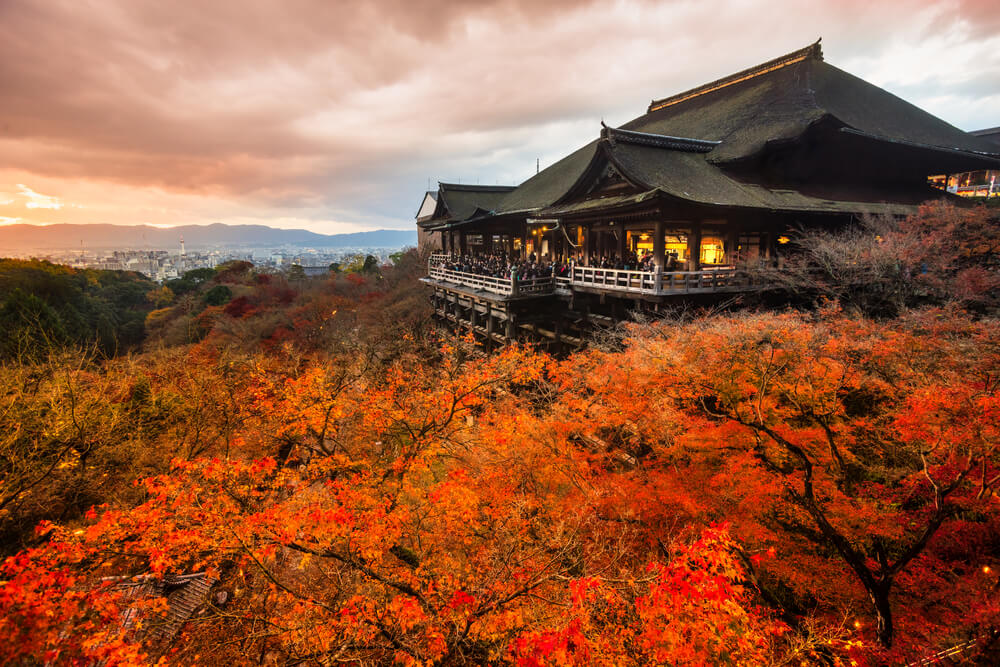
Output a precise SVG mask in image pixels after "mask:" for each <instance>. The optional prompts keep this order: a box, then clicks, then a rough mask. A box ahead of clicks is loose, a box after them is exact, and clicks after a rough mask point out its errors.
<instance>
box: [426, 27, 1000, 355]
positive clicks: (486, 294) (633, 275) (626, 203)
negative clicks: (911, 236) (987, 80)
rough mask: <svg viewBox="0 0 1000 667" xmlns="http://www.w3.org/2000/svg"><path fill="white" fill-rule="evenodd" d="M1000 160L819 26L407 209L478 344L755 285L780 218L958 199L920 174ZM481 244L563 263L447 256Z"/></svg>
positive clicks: (438, 281) (461, 323) (432, 276)
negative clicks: (795, 42)
mask: <svg viewBox="0 0 1000 667" xmlns="http://www.w3.org/2000/svg"><path fill="white" fill-rule="evenodd" d="M998 166H1000V149H998V148H997V145H996V144H993V143H991V142H989V141H986V140H984V139H983V138H980V137H976V136H973V135H971V134H968V133H966V132H963V131H961V130H959V129H957V128H955V127H953V126H952V125H949V124H948V123H946V122H944V121H943V120H941V119H939V118H936V117H934V116H932V115H931V114H929V113H927V112H925V111H923V110H921V109H919V108H917V107H916V106H914V105H912V104H909V103H908V102H905V101H904V100H902V99H900V98H898V97H896V96H894V95H892V94H891V93H888V92H887V91H885V90H882V89H881V88H878V87H877V86H874V85H872V84H869V83H867V82H865V81H863V80H861V79H859V78H857V77H855V76H852V75H851V74H848V73H847V72H844V71H842V70H840V69H837V68H836V67H834V66H832V65H830V64H828V63H826V62H825V61H824V59H823V53H822V49H821V47H820V43H819V42H816V43H815V44H812V45H810V46H808V47H806V48H804V49H800V50H798V51H795V52H793V53H789V54H787V55H785V56H782V57H780V58H776V59H774V60H771V61H769V62H766V63H763V64H761V65H758V66H756V67H752V68H750V69H747V70H743V71H741V72H737V73H735V74H732V75H730V76H727V77H724V78H722V79H719V80H716V81H712V82H710V83H707V84H704V85H702V86H699V87H697V88H694V89H692V90H689V91H686V92H682V93H679V94H676V95H673V96H670V97H666V98H663V99H659V100H654V101H653V102H651V103H650V105H649V108H648V109H647V110H646V113H645V114H643V115H642V116H640V117H638V118H636V119H635V120H632V121H630V122H628V123H626V124H624V125H622V126H621V127H618V128H613V127H607V126H604V125H603V123H602V124H601V128H600V131H599V135H598V137H597V138H596V139H595V140H594V141H592V142H590V143H589V144H587V145H586V146H583V147H582V148H580V149H578V150H576V151H574V152H572V153H570V154H569V155H567V156H566V157H564V158H563V159H561V160H559V161H558V162H556V163H555V164H553V165H552V166H550V167H548V168H547V169H544V170H542V171H541V172H539V173H538V174H537V175H535V176H533V177H532V178H530V179H528V180H527V181H525V182H524V183H522V184H521V185H519V186H517V187H487V186H473V185H455V184H448V183H441V184H440V185H439V188H438V191H437V192H436V193H427V195H426V196H425V200H424V205H423V206H422V207H421V214H418V226H419V229H420V232H421V235H422V238H424V239H430V240H432V241H433V244H434V246H435V247H436V248H438V249H440V251H441V252H440V253H436V254H435V255H433V256H432V258H431V261H430V265H429V267H428V276H427V278H425V279H424V282H425V283H427V284H428V285H430V286H431V287H432V288H433V297H432V298H433V299H434V302H435V306H436V311H437V313H438V315H439V316H440V317H441V318H442V319H444V320H445V321H447V322H450V323H452V324H453V325H455V326H457V327H459V328H463V327H464V328H467V329H468V330H470V331H473V332H475V333H477V334H479V335H480V336H482V337H483V338H484V339H485V340H486V341H488V343H489V344H491V345H492V344H494V343H504V342H507V341H510V340H512V339H517V338H520V337H522V336H527V337H531V338H537V339H539V340H543V341H546V340H547V341H549V342H552V343H554V344H555V345H557V346H562V345H564V344H567V343H568V344H575V343H578V342H579V340H580V337H581V335H582V333H581V327H586V326H590V325H592V324H594V323H597V324H607V323H611V322H614V321H615V320H617V319H620V318H622V317H623V316H624V313H625V312H626V311H627V310H634V309H637V308H640V309H647V308H648V309H652V310H657V309H659V308H661V307H662V306H663V305H664V304H669V303H671V302H674V301H676V300H677V299H678V298H679V297H680V298H691V297H693V296H695V295H701V298H706V295H708V296H707V298H716V299H718V298H719V297H718V296H717V295H720V294H731V293H732V292H738V291H743V290H748V289H755V287H756V286H755V285H753V284H752V276H753V271H752V270H751V269H752V268H753V267H755V266H758V265H760V264H761V263H770V264H772V265H774V264H778V265H780V261H781V255H782V246H783V243H784V242H787V240H788V234H789V233H790V230H793V229H796V228H800V227H808V226H816V225H820V226H826V227H836V226H842V225H846V224H849V223H850V222H851V221H852V220H856V219H858V218H859V217H861V216H864V215H868V214H875V215H890V216H907V215H910V214H912V213H914V212H915V211H916V210H917V207H918V205H919V204H920V203H921V202H924V201H927V200H930V199H940V198H942V197H946V198H950V199H952V200H954V201H956V202H957V201H959V199H960V198H958V197H954V196H953V195H949V194H947V193H944V192H942V191H941V190H939V189H936V188H934V187H932V185H931V184H930V183H929V182H928V178H929V177H931V176H933V175H938V174H956V173H960V172H969V171H975V170H981V169H996V168H998ZM477 256H480V257H498V256H502V257H503V258H505V260H507V261H510V262H511V263H516V262H518V261H533V262H537V263H538V264H540V265H543V266H548V265H549V264H551V263H554V264H556V265H557V266H559V269H558V271H556V270H555V269H553V270H552V274H551V275H548V276H536V275H533V276H532V277H531V279H530V280H527V281H526V280H524V279H523V277H522V279H520V280H519V279H518V276H517V275H516V272H515V275H507V274H505V273H504V272H502V271H501V272H493V274H492V275H490V274H489V273H488V272H487V274H486V275H483V272H475V271H463V270H461V269H460V267H459V268H456V266H455V265H454V263H449V258H451V259H454V258H456V257H477ZM640 257H645V258H646V261H645V262H642V263H641V265H640V263H639V262H638V259H639V258H640ZM712 295H715V296H714V297H713V296H712Z"/></svg>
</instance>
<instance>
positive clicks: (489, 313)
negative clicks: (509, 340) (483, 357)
mask: <svg viewBox="0 0 1000 667" xmlns="http://www.w3.org/2000/svg"><path fill="white" fill-rule="evenodd" d="M492 349H493V304H492V303H491V302H489V301H487V302H486V350H487V351H489V350H492Z"/></svg>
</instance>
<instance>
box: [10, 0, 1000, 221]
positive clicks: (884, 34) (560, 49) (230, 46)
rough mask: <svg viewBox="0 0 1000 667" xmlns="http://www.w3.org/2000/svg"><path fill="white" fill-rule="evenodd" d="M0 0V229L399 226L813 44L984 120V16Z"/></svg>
mask: <svg viewBox="0 0 1000 667" xmlns="http://www.w3.org/2000/svg"><path fill="white" fill-rule="evenodd" d="M800 7H801V5H800V4H799V3H794V2H791V1H790V0H780V1H778V2H768V3H763V2H748V1H727V2H718V3H695V2H676V3H662V2H633V1H623V2H611V3H596V2H571V1H563V0H555V1H553V2H532V1H529V0H498V1H496V2H484V3H476V4H474V5H473V6H468V5H466V4H465V3H462V4H458V3H454V4H453V3H448V2H437V1H435V2H429V3H412V2H404V1H403V0H384V1H378V2H359V3H329V2H320V1H318V0H315V1H314V0H295V1H294V2H282V3H276V2H256V1H253V2H229V3H211V4H210V5H208V6H206V5H203V4H202V3H193V2H187V1H185V2H176V3H162V2H131V1H126V0H107V1H102V2H96V3H93V4H85V3H79V2H73V1H69V0H66V1H57V0H52V1H44V2H30V1H28V0H9V1H7V2H3V3H0V155H3V157H4V159H3V160H2V161H0V225H8V224H16V223H32V224H52V223H59V222H69V223H112V224H150V225H156V226H173V225H183V224H210V223H215V222H222V223H227V224H264V225H269V226H273V227H282V228H302V229H309V230H311V231H316V232H321V233H329V234H332V233H343V232H354V231H362V230H369V229H379V228H390V229H392V228H395V229H410V228H412V225H413V217H414V214H415V212H416V207H417V206H418V205H419V203H420V199H421V195H422V193H423V191H424V190H426V189H428V187H431V188H434V187H436V183H437V181H439V180H440V181H451V182H455V181H461V182H465V183H476V182H480V183H483V184H490V185H492V184H497V183H498V184H505V185H510V184H517V183H520V182H522V181H523V180H525V179H526V178H528V177H530V176H531V175H533V174H534V173H535V164H536V159H538V160H539V161H540V163H541V166H542V167H543V168H544V167H545V166H547V165H549V164H551V163H552V162H554V161H555V160H557V159H559V158H561V157H563V156H564V155H565V154H567V153H568V152H570V150H572V149H573V148H576V147H578V146H580V145H582V144H584V143H586V142H588V141H590V140H592V139H594V138H596V137H597V134H598V131H599V129H600V122H601V120H602V119H603V120H604V121H605V122H607V123H608V124H609V125H619V124H621V123H623V122H625V121H628V120H630V119H631V118H634V117H636V116H639V115H641V114H642V113H643V112H644V111H645V109H646V105H648V103H649V101H650V100H651V99H655V98H662V97H665V96H668V95H671V94H674V93H677V92H681V91H683V90H686V89H689V88H691V87H693V86H696V85H699V84H701V83H704V82H707V81H711V80H713V79H716V78H718V77H720V76H724V75H727V74H730V73H732V72H735V71H738V70H741V69H743V68H746V67H749V66H752V65H755V64H757V63H760V62H763V61H766V60H768V59H770V58H773V57H776V56H779V55H781V54H782V53H786V52H789V51H792V50H794V49H797V48H800V47H802V46H805V45H807V44H809V43H812V42H814V41H815V40H816V39H817V38H818V37H820V36H822V38H823V42H822V44H823V50H824V53H825V55H826V60H827V61H828V62H829V63H830V64H832V65H834V66H836V67H839V68H840V69H843V70H846V71H848V72H850V73H852V74H855V75H857V76H859V77H861V78H863V79H865V80H867V81H869V82H871V83H873V84H875V85H878V86H881V87H883V88H885V89H886V90H888V91H890V92H892V93H894V94H896V95H899V96H900V97H902V98H904V99H906V100H907V101H910V102H912V103H914V104H916V105H917V106H919V107H921V108H923V109H925V110H927V111H929V112H930V113H933V114H935V115H937V116H939V117H941V118H943V119H944V120H946V121H948V122H950V123H952V124H953V125H956V126H957V127H959V128H961V129H963V130H976V129H981V128H986V127H995V126H998V125H1000V111H998V109H1000V13H998V12H997V11H996V9H995V5H994V3H992V2H986V1H983V0H967V1H961V0H950V1H941V2H917V1H908V0H897V1H894V2H887V3H869V2H860V1H857V0H850V1H848V2H824V3H819V4H817V5H816V6H815V7H810V9H809V11H808V12H803V11H802V10H801V8H800Z"/></svg>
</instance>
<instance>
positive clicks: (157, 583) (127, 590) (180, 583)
mask: <svg viewBox="0 0 1000 667" xmlns="http://www.w3.org/2000/svg"><path fill="white" fill-rule="evenodd" d="M215 582H216V579H215V578H214V577H210V576H209V575H208V574H206V573H204V572H196V573H194V574H183V575H177V576H171V577H165V578H163V579H159V578H157V577H154V576H152V575H145V576H141V577H136V578H134V579H131V580H125V581H122V582H121V583H119V584H118V585H117V588H118V590H120V591H121V592H122V594H123V600H124V601H126V602H127V601H132V600H139V599H140V598H143V597H147V596H151V595H157V596H162V595H165V596H166V597H167V605H168V606H167V616H166V618H165V619H163V623H162V625H159V626H158V627H157V629H156V630H155V633H156V635H157V636H160V637H165V638H167V639H169V638H171V637H173V636H174V635H175V634H177V631H178V630H180V629H181V626H182V625H184V623H185V622H187V620H188V619H189V618H191V615H192V614H194V612H195V611H196V610H197V609H198V607H200V606H201V605H203V604H204V603H205V600H206V599H207V598H208V592H209V590H210V589H211V588H212V586H213V585H214V584H215ZM135 617H136V609H135V608H134V607H128V608H126V609H125V610H124V611H123V612H122V617H121V625H122V627H123V628H126V629H127V628H130V627H131V626H132V625H133V624H134V623H135Z"/></svg>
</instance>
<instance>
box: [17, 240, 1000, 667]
mask: <svg viewBox="0 0 1000 667" xmlns="http://www.w3.org/2000/svg"><path fill="white" fill-rule="evenodd" d="M957 229H963V228H962V227H961V225H958V227H957ZM852 233H853V232H852ZM883 238H884V237H883ZM874 242H875V243H876V244H878V243H879V242H878V241H874ZM928 242H930V241H928ZM422 266H423V263H422V258H421V257H420V256H419V255H418V254H417V253H415V252H412V253H408V254H406V255H403V256H400V257H398V258H397V259H396V265H395V267H393V268H383V269H381V270H379V271H377V272H368V273H363V272H355V273H348V274H337V273H334V274H332V275H331V276H330V277H328V278H324V279H322V280H318V281H309V280H306V281H292V280H285V279H284V278H282V277H280V276H262V275H258V274H256V273H254V272H253V271H252V269H251V267H248V266H230V267H227V268H225V269H223V270H222V271H220V272H217V273H214V274H213V275H212V276H205V277H204V279H203V280H201V281H199V283H198V285H196V286H195V288H193V289H191V290H189V291H188V292H187V293H185V294H182V295H180V296H177V295H174V296H173V297H172V299H171V300H170V301H169V302H168V303H167V305H164V306H163V308H162V309H161V310H160V311H154V312H153V313H151V314H150V320H149V321H150V325H149V326H150V331H151V334H150V338H149V340H148V341H147V351H146V352H145V353H144V354H142V355H136V356H134V357H131V358H120V359H114V360H110V361H98V360H94V359H90V360H83V361H81V360H80V358H79V357H73V356H60V355H59V354H53V355H50V356H48V357H46V358H44V359H41V360H36V361H34V362H30V363H28V362H26V363H22V364H12V365H7V366H0V371H2V372H3V373H4V374H5V375H4V377H3V378H0V389H2V392H3V393H2V394H0V448H2V454H3V457H4V459H3V460H4V466H5V468H4V484H3V485H2V486H0V522H2V524H0V525H2V527H3V531H4V534H3V537H4V543H5V544H9V545H10V547H9V548H8V551H7V553H8V555H9V556H10V557H9V558H7V560H5V561H4V562H3V563H2V565H0V579H2V582H0V635H2V636H4V637H5V638H8V639H9V641H6V642H2V643H0V662H5V663H6V662H11V663H15V664H16V663H19V662H20V663H24V664H34V663H33V662H32V661H48V662H50V663H52V664H91V663H96V662H98V661H103V662H104V664H135V663H149V664H154V663H157V661H160V662H162V663H163V664H184V665H187V664H210V665H214V664H306V663H309V664H332V663H336V662H343V663H347V664H393V663H400V664H412V665H416V664H518V665H570V664H572V665H590V664H615V665H622V664H636V665H639V664H643V665H644V664H671V665H677V664H689V665H702V664H731V665H765V664H768V665H783V664H824V665H854V664H872V665H875V664H903V663H906V662H909V661H911V660H914V659H917V658H919V657H920V656H923V655H926V654H928V653H931V652H933V651H936V650H939V649H942V648H945V647H948V646H953V645H955V644H959V643H962V642H966V641H968V640H979V641H980V643H979V644H975V643H974V644H975V645H974V647H973V649H971V653H970V654H972V655H975V653H974V652H975V651H979V652H980V655H982V656H983V657H982V658H981V659H982V660H983V661H984V663H986V664H988V661H989V660H990V657H987V656H988V655H989V654H988V653H983V652H984V651H987V652H988V651H989V650H991V649H988V648H986V647H985V645H986V644H987V643H988V641H989V638H990V637H995V631H996V628H997V627H1000V595H998V593H997V591H998V584H1000V579H998V577H997V568H998V567H1000V562H998V561H1000V498H998V495H997V491H998V486H1000V373H998V369H1000V328H998V327H997V322H996V320H994V319H991V318H990V317H989V316H988V315H989V311H988V309H987V308H986V306H985V305H982V307H981V308H980V307H978V306H977V307H975V308H973V310H972V311H971V312H970V311H969V310H966V309H964V308H965V307H967V306H970V305H975V304H971V302H970V301H969V300H968V298H967V294H966V293H964V292H956V291H955V290H957V289H958V285H959V284H960V283H958V282H952V283H948V285H951V287H948V286H947V285H945V284H944V283H941V284H940V285H943V286H939V287H935V288H934V289H938V290H940V291H939V292H936V293H935V294H936V295H937V296H934V299H935V300H936V304H935V305H934V307H931V308H924V309H921V310H911V309H909V308H908V307H906V304H905V303H904V304H902V305H901V306H900V309H899V312H898V313H897V316H895V317H890V316H888V315H887V314H886V313H884V312H883V313H880V314H879V315H880V316H879V318H877V319H872V318H869V317H865V316H863V315H861V314H859V311H858V309H853V308H841V307H839V306H838V305H836V303H830V304H828V305H826V306H824V307H823V308H820V309H816V310H810V311H808V312H781V313H769V312H744V313H737V314H728V315H719V314H714V315H698V316H688V317H686V318H684V319H674V320H665V321H659V322H653V323H646V324H642V325H639V324H634V325H630V326H628V327H626V328H625V329H624V330H623V331H622V332H621V336H620V338H618V339H617V340H615V341H614V344H613V345H608V346H593V347H591V348H590V349H588V350H585V351H582V352H578V353H576V354H574V355H572V356H570V357H568V358H564V359H556V358H552V357H549V356H547V355H545V354H542V353H539V352H537V351H535V350H532V349H530V348H523V347H517V346H514V347H510V348H507V349H505V350H503V351H500V352H497V353H494V354H492V355H486V354H484V353H483V351H482V349H481V348H480V347H479V346H478V345H477V344H476V343H475V342H474V341H472V340H466V339H460V338H455V337H453V336H451V335H445V334H442V333H439V332H437V331H436V330H435V329H433V328H432V327H431V326H429V310H428V307H427V303H426V299H425V297H424V296H423V295H422V294H421V293H420V292H419V291H418V290H417V289H415V287H414V285H415V282H414V281H415V278H416V277H417V276H418V275H419V274H420V271H421V270H422ZM983 266H986V267H987V268H985V269H984V271H985V272H986V275H987V276H989V275H992V274H991V273H990V272H991V271H995V269H994V268H990V267H989V265H988V264H983ZM966 268H970V269H972V268H975V267H974V266H969V267H966ZM928 273H930V271H928ZM960 273H961V270H959V269H956V268H955V267H954V266H951V265H949V266H943V267H942V268H941V269H940V271H939V272H938V274H937V275H942V276H943V275H953V276H958V275H959V274H960ZM826 284H827V285H832V284H833V283H831V282H828V283H826ZM216 286H225V287H227V288H228V289H229V290H230V296H229V300H228V301H227V302H226V303H220V304H215V305H212V304H210V303H207V302H206V299H205V298H204V297H205V295H206V294H208V293H209V292H210V291H211V290H212V289H214V288H215V287H216ZM922 289H924V288H922ZM926 289H927V290H930V289H931V288H930V287H928V288H926ZM949 290H951V291H952V292H951V293H952V295H953V296H952V297H948V294H949ZM924 294H925V295H926V294H931V292H929V291H928V292H925V293H924ZM922 298H923V297H922ZM869 303H873V302H869ZM977 303H979V304H982V303H983V302H977ZM192 331H194V332H195V334H196V335H191V336H190V337H189V338H188V337H186V336H187V335H188V333H189V332H192ZM182 334H184V335H183V336H182ZM36 525H37V528H35V526H36ZM197 572H204V573H207V574H208V575H209V576H211V577H212V579H213V580H214V581H215V583H214V585H213V589H212V590H213V595H212V596H210V597H209V598H208V599H207V600H206V601H205V602H204V604H202V605H200V606H199V611H198V612H197V614H196V615H195V616H194V617H193V618H192V619H190V621H189V622H187V623H186V624H185V625H184V626H183V628H182V629H181V630H180V635H179V636H174V635H172V634H171V633H170V632H165V628H167V627H168V625H167V621H166V619H167V618H168V616H169V613H170V612H169V610H170V608H171V607H170V604H171V603H170V602H168V601H167V599H166V598H165V597H164V596H166V595H167V594H168V592H169V591H166V590H164V591H161V593H160V594H152V593H150V594H149V595H146V596H145V597H141V598H135V597H128V596H127V595H126V593H125V590H126V589H124V588H122V587H121V586H120V585H119V584H120V583H121V582H122V581H129V580H135V579H134V578H136V577H152V578H153V580H161V579H166V580H169V578H170V577H173V576H177V575H184V574H190V573H197ZM991 633H994V634H991ZM992 650H994V651H995V649H992ZM992 657H994V658H995V652H994V653H993V654H992Z"/></svg>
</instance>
